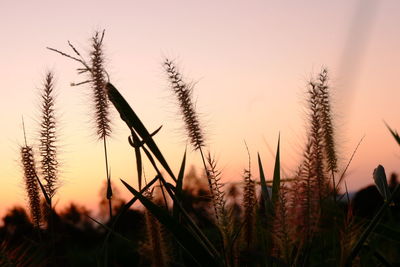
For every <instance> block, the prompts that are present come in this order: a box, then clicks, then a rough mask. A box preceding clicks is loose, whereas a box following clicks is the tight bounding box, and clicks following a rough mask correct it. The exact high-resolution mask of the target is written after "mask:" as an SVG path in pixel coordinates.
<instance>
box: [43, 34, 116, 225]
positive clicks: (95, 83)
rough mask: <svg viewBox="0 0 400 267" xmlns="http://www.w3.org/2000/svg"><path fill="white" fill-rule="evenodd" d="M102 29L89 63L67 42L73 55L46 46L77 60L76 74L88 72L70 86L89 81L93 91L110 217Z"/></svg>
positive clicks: (106, 75) (109, 121) (109, 125)
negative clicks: (81, 80) (86, 77)
mask: <svg viewBox="0 0 400 267" xmlns="http://www.w3.org/2000/svg"><path fill="white" fill-rule="evenodd" d="M104 33H105V31H104V30H103V31H102V32H101V33H100V32H95V34H94V36H93V37H92V42H91V48H92V49H91V52H90V61H89V63H88V62H87V61H86V60H85V59H84V58H83V57H82V55H81V54H80V53H79V51H78V50H77V49H76V48H75V46H74V45H72V44H71V43H70V42H68V45H69V46H70V48H71V49H72V50H73V52H74V53H75V56H71V55H69V54H67V53H64V52H62V51H60V50H57V49H54V48H51V47H47V48H48V49H49V50H51V51H54V52H56V53H58V54H60V55H62V56H65V57H67V58H70V59H72V60H74V61H77V62H79V63H80V64H81V65H82V67H80V68H78V69H77V71H78V74H84V73H89V77H88V79H87V80H85V81H83V82H79V83H72V84H71V85H72V86H78V85H82V84H86V83H90V85H91V87H92V92H93V100H92V101H93V109H94V121H95V124H96V134H97V137H98V139H99V140H102V141H103V146H104V158H105V168H106V179H107V192H106V198H107V199H108V201H109V210H110V219H111V218H112V204H111V199H112V194H113V193H112V187H111V177H110V173H109V167H108V154H107V140H106V139H107V137H109V136H110V134H111V120H110V108H109V107H110V105H109V99H108V97H107V89H106V84H107V82H108V81H109V77H108V74H107V72H106V71H105V68H104V53H103V40H104Z"/></svg>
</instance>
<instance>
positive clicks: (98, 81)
mask: <svg viewBox="0 0 400 267" xmlns="http://www.w3.org/2000/svg"><path fill="white" fill-rule="evenodd" d="M103 38H104V31H103V33H102V34H101V36H100V35H99V32H96V34H95V35H94V37H93V38H92V51H91V53H90V62H91V70H90V75H91V81H92V82H91V85H92V89H93V102H94V106H95V121H96V126H97V135H98V137H99V138H100V139H102V138H104V137H106V136H109V135H110V133H111V126H110V118H109V117H110V115H109V113H110V110H109V102H108V98H107V92H106V87H105V85H106V82H107V79H106V72H105V69H104V55H103Z"/></svg>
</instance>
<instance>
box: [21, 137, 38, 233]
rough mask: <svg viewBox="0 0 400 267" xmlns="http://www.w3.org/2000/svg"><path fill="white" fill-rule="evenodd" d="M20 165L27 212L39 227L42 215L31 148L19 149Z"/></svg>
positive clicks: (23, 147)
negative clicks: (26, 195)
mask: <svg viewBox="0 0 400 267" xmlns="http://www.w3.org/2000/svg"><path fill="white" fill-rule="evenodd" d="M21 163H22V167H23V171H24V180H25V189H26V192H27V194H28V199H29V210H30V213H31V216H32V220H33V223H34V225H35V226H36V227H39V226H40V222H41V218H42V215H41V209H40V197H39V186H38V182H37V174H36V168H35V160H34V156H33V150H32V147H30V146H27V145H25V146H22V147H21Z"/></svg>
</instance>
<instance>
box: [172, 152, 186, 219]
mask: <svg viewBox="0 0 400 267" xmlns="http://www.w3.org/2000/svg"><path fill="white" fill-rule="evenodd" d="M185 165H186V149H185V153H184V154H183V159H182V163H181V167H180V169H179V174H178V180H177V181H176V187H175V196H176V198H177V201H182V187H183V178H184V176H185ZM173 216H174V217H175V218H178V217H179V209H178V206H177V203H174V208H173Z"/></svg>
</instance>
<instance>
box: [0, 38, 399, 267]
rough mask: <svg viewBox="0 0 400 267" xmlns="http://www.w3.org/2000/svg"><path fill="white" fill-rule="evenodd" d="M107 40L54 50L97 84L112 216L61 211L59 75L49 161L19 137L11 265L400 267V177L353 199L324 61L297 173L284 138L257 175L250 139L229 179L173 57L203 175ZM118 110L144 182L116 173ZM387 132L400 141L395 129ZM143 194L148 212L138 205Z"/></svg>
mask: <svg viewBox="0 0 400 267" xmlns="http://www.w3.org/2000/svg"><path fill="white" fill-rule="evenodd" d="M103 40H104V32H103V33H95V35H94V36H93V38H92V41H91V52H90V53H89V56H88V59H85V58H84V57H83V56H82V55H81V54H80V52H79V51H78V50H77V49H76V48H75V47H74V46H73V45H72V44H71V43H68V44H69V47H70V48H71V50H72V53H73V55H70V54H67V53H64V52H62V51H59V50H56V49H53V48H49V49H50V50H51V51H53V52H56V53H58V54H61V55H62V56H64V57H66V58H69V59H71V60H74V61H76V62H77V63H78V64H79V68H78V69H77V70H78V74H88V75H87V79H86V80H84V81H83V82H80V83H76V84H74V86H79V85H84V84H88V85H89V87H90V89H91V90H92V92H93V105H92V108H93V110H94V112H93V115H94V116H93V118H92V121H93V122H94V123H93V124H94V127H95V129H96V134H97V135H98V139H99V140H100V141H101V142H102V143H103V145H104V157H105V164H104V166H105V170H106V172H105V181H106V187H105V190H104V192H102V195H103V196H104V198H103V202H102V206H107V212H106V214H107V216H106V218H107V220H106V221H107V222H106V223H101V222H99V220H97V219H96V216H94V215H93V214H90V212H89V211H87V210H86V209H85V208H84V207H79V206H76V205H74V204H71V205H70V206H69V207H68V208H66V209H65V210H62V211H58V212H56V210H55V209H54V205H53V202H52V200H53V197H54V196H55V194H56V193H57V189H58V186H59V184H60V183H59V181H58V160H57V141H58V140H57V120H56V114H55V101H54V98H53V82H52V79H53V75H52V74H51V73H49V74H48V75H47V76H46V79H45V83H44V89H43V95H42V100H43V104H42V106H41V109H42V110H41V113H42V118H41V120H40V128H41V131H40V146H39V151H40V153H39V156H40V160H38V161H36V159H35V157H34V155H35V154H34V153H33V151H34V149H35V148H34V147H32V146H30V145H29V144H27V142H26V141H25V143H24V145H23V146H21V162H22V168H23V181H24V183H25V185H26V193H27V197H28V199H29V205H28V209H29V210H28V211H25V210H24V209H22V208H17V207H16V208H14V209H12V210H10V211H9V213H8V214H7V215H6V216H5V218H4V220H3V221H4V226H3V227H2V228H1V232H0V234H1V238H2V239H1V240H2V242H1V246H0V263H1V264H2V265H3V266H137V265H140V266H398V265H400V255H399V254H398V251H400V228H399V223H400V214H399V204H400V203H399V194H397V193H398V191H399V188H400V186H399V184H398V182H397V178H396V176H395V175H392V178H391V180H390V182H389V184H388V182H387V179H386V174H385V170H384V167H383V166H381V165H378V166H377V168H376V169H375V170H374V171H373V175H372V178H373V179H374V182H375V186H371V187H368V188H366V189H363V190H361V191H360V192H358V193H357V194H356V195H355V197H354V199H353V200H350V198H349V194H348V192H347V186H346V181H345V179H344V177H345V174H346V170H347V168H348V166H349V164H350V162H351V160H352V158H353V156H354V154H355V152H356V150H357V148H356V149H355V151H354V153H353V155H352V156H351V157H350V160H349V162H348V163H347V164H345V165H344V166H341V163H340V162H339V161H338V156H337V149H336V142H337V140H336V135H335V122H334V118H333V115H332V106H331V100H330V86H329V75H328V70H327V69H326V68H323V69H322V70H321V72H320V73H319V74H317V75H316V76H315V77H314V78H313V79H311V80H310V81H309V83H308V84H307V86H306V94H307V100H308V102H307V104H308V106H307V110H308V114H307V118H306V122H307V141H306V143H305V144H304V149H303V157H302V160H301V162H300V163H299V167H298V171H297V172H296V173H294V174H292V175H291V177H281V167H280V165H281V163H280V162H281V161H280V160H281V159H280V138H278V144H277V150H276V155H275V162H274V163H273V164H274V171H273V174H272V175H271V177H270V179H269V177H268V176H267V175H266V174H265V173H264V169H263V162H262V158H261V156H260V154H258V153H257V161H256V163H257V164H256V165H257V167H258V173H257V174H254V173H252V167H251V166H252V165H251V164H252V162H253V161H252V158H253V157H252V155H253V153H254V152H252V151H249V149H248V148H247V146H246V148H247V152H248V167H247V168H245V169H244V170H243V179H242V182H241V183H239V184H230V183H226V184H224V183H222V180H221V177H222V174H221V172H220V171H219V169H218V165H217V162H216V160H215V158H214V157H213V156H212V153H211V151H212V149H211V148H210V147H208V145H207V144H206V142H205V140H206V137H205V133H204V130H203V129H204V128H203V127H202V123H201V122H200V121H199V117H198V115H197V113H196V109H195V105H194V103H193V102H192V91H193V88H194V84H193V83H190V82H186V81H185V77H184V76H183V75H182V74H181V72H180V70H179V68H178V66H177V65H176V64H175V62H174V61H171V60H169V59H165V60H164V62H163V69H164V71H165V74H166V79H167V81H168V84H169V87H170V88H171V90H172V92H173V94H174V95H175V97H176V102H177V106H178V108H179V112H180V115H181V118H182V120H183V124H184V127H185V130H186V132H187V138H188V144H190V145H191V147H192V149H193V152H192V153H198V155H199V157H200V158H201V160H202V168H203V169H202V170H201V173H200V174H199V175H194V173H193V170H192V171H190V170H189V171H187V168H186V166H187V165H188V164H187V163H186V153H187V149H186V150H185V151H184V152H183V157H182V159H181V160H180V168H179V170H178V171H173V170H172V169H171V168H170V165H169V163H168V162H169V160H168V159H166V158H165V157H164V155H163V153H162V152H161V150H160V149H159V147H158V146H157V143H156V139H157V138H156V137H157V133H158V132H159V130H160V129H161V127H160V128H158V129H156V130H154V131H149V130H148V129H147V128H146V127H145V124H144V123H143V122H142V121H141V120H140V118H139V116H138V115H137V114H136V112H135V111H134V110H133V109H132V108H131V106H130V105H129V104H128V102H127V101H126V100H125V98H124V97H123V96H122V95H121V94H120V92H119V91H118V89H117V88H116V87H115V86H114V85H113V84H112V83H111V81H110V77H109V76H108V74H107V72H106V68H105V67H104V60H103V57H104V55H103V51H102V45H103ZM109 108H114V109H115V110H116V112H118V114H119V115H120V118H121V119H122V121H123V122H125V124H126V126H127V127H128V129H129V132H130V135H129V137H128V144H129V145H130V146H131V148H132V153H133V154H134V155H135V162H133V163H132V164H136V169H137V170H136V176H137V185H138V186H137V188H134V187H133V186H131V185H130V184H128V183H127V182H125V180H124V179H121V180H120V181H116V180H114V179H112V177H111V175H110V166H108V156H109V155H108V153H107V141H108V140H109V135H110V133H111V127H110V124H109V123H110V119H109V117H108V115H109ZM388 129H389V131H390V132H391V134H392V135H393V137H394V138H395V140H396V141H397V143H398V144H399V145H400V137H399V135H398V134H397V132H396V131H394V130H392V129H391V128H389V127H388ZM24 130H25V129H24ZM360 142H361V141H360ZM128 144H127V145H128ZM357 147H358V146H357ZM144 161H147V162H148V163H149V164H150V166H151V168H152V170H153V172H154V173H155V176H154V177H153V178H152V179H145V178H144V175H143V173H144V167H143V166H144V164H143V162H144ZM93 164H95V163H93ZM116 182H118V183H119V182H121V183H122V184H123V185H124V187H125V189H126V190H129V191H130V193H132V199H131V200H129V201H128V202H126V203H122V202H118V201H117V198H116V192H115V191H114V190H113V184H114V183H116ZM135 202H140V203H141V204H142V206H143V207H144V209H143V210H140V211H139V210H133V209H132V206H133V204H134V203H135ZM27 212H29V215H28V213H27Z"/></svg>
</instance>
